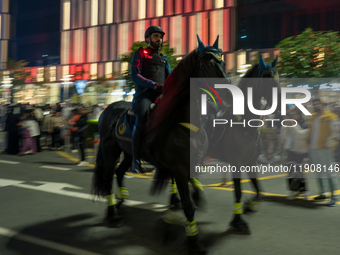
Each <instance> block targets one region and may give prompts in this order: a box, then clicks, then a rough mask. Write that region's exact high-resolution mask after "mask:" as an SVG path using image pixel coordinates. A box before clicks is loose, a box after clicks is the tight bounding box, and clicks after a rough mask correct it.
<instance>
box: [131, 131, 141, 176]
mask: <svg viewBox="0 0 340 255" xmlns="http://www.w3.org/2000/svg"><path fill="white" fill-rule="evenodd" d="M142 134H143V133H142V132H141V130H140V129H138V128H137V127H136V126H134V128H133V133H132V152H133V158H132V164H133V167H134V169H135V171H136V172H137V173H144V170H143V169H142V167H141V155H140V151H141V148H142Z"/></svg>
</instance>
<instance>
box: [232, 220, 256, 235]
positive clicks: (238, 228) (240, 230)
mask: <svg viewBox="0 0 340 255" xmlns="http://www.w3.org/2000/svg"><path fill="white" fill-rule="evenodd" d="M230 229H231V231H232V232H233V233H234V234H238V235H250V234H251V233H250V229H249V227H248V224H247V223H246V222H245V221H243V220H242V219H240V220H237V221H236V220H233V221H232V222H230Z"/></svg>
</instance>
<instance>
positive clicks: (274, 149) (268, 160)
mask: <svg viewBox="0 0 340 255" xmlns="http://www.w3.org/2000/svg"><path fill="white" fill-rule="evenodd" d="M262 144H263V149H262V154H261V155H260V156H259V159H258V161H259V163H261V164H274V163H277V162H278V161H280V160H281V156H280V155H279V154H280V146H279V140H278V139H277V138H276V137H275V135H274V134H273V133H270V134H267V135H266V140H265V141H263V143H262Z"/></svg>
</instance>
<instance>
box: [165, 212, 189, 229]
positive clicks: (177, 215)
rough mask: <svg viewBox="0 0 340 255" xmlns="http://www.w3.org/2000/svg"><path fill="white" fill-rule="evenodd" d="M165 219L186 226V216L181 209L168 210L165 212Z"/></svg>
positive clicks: (167, 221)
mask: <svg viewBox="0 0 340 255" xmlns="http://www.w3.org/2000/svg"><path fill="white" fill-rule="evenodd" d="M163 221H164V222H165V223H167V224H173V225H180V226H185V223H186V218H185V216H184V215H183V214H182V212H181V211H179V210H177V211H176V210H170V209H169V210H167V211H165V212H164V213H163Z"/></svg>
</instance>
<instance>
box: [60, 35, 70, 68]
mask: <svg viewBox="0 0 340 255" xmlns="http://www.w3.org/2000/svg"><path fill="white" fill-rule="evenodd" d="M69 51H70V31H65V32H62V33H61V64H68V63H69Z"/></svg>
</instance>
